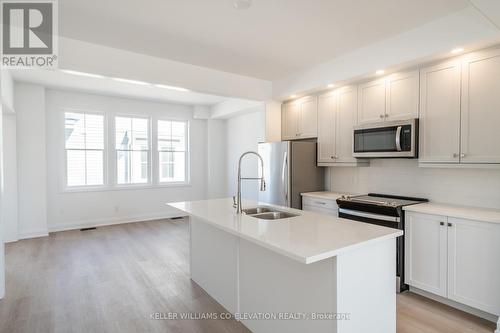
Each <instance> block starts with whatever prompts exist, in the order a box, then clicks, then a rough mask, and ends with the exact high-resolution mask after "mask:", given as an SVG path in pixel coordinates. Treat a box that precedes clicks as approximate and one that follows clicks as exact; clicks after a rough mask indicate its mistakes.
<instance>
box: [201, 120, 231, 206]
mask: <svg viewBox="0 0 500 333" xmlns="http://www.w3.org/2000/svg"><path fill="white" fill-rule="evenodd" d="M226 144H227V123H226V121H225V120H214V119H210V120H207V150H206V154H207V198H208V199H213V198H223V197H226V196H227V162H226V157H227V151H226Z"/></svg>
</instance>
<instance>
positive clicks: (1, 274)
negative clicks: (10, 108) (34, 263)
mask: <svg viewBox="0 0 500 333" xmlns="http://www.w3.org/2000/svg"><path fill="white" fill-rule="evenodd" d="M2 102H3V101H2V100H1V99H0V211H2V210H3V207H4V202H3V193H4V189H3V174H4V172H3V139H2V138H3V106H2V104H3V103H2ZM3 238H4V237H3V218H2V216H1V214H0V299H2V298H3V297H4V296H5V254H4V243H3Z"/></svg>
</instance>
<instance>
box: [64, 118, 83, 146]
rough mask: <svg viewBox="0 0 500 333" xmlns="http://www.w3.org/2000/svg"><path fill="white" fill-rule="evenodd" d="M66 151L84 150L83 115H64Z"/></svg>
mask: <svg viewBox="0 0 500 333" xmlns="http://www.w3.org/2000/svg"><path fill="white" fill-rule="evenodd" d="M64 132H65V144H66V149H85V115H84V114H83V113H73V112H66V113H65V114H64Z"/></svg>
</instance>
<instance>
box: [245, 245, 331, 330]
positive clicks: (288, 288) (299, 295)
mask: <svg viewBox="0 0 500 333" xmlns="http://www.w3.org/2000/svg"><path fill="white" fill-rule="evenodd" d="M239 254H240V264H239V267H240V283H239V285H240V313H250V314H252V313H265V314H278V315H279V314H287V313H299V312H300V313H308V314H310V313H335V312H336V302H335V299H334V295H335V294H336V289H335V286H336V280H335V258H332V259H328V260H323V261H320V262H317V263H313V264H309V265H306V264H302V263H300V262H297V261H295V260H293V259H290V258H287V257H284V256H282V255H279V254H276V253H273V252H271V251H269V250H268V249H265V248H263V247H261V246H258V245H255V244H253V243H250V242H248V241H245V240H241V241H240V252H239ZM242 322H243V324H244V325H245V326H246V327H248V328H249V329H250V330H251V331H252V332H254V333H276V332H287V333H303V332H317V333H322V332H325V333H326V332H337V330H336V321H335V320H286V319H282V320H279V319H278V320H274V319H273V320H251V319H248V320H242Z"/></svg>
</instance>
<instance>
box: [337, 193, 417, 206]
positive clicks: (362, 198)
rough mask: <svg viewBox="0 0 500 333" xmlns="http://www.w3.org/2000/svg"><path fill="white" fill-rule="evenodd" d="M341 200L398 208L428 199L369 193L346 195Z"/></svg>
mask: <svg viewBox="0 0 500 333" xmlns="http://www.w3.org/2000/svg"><path fill="white" fill-rule="evenodd" d="M339 201H344V202H353V203H359V204H366V205H375V206H384V207H394V208H397V207H403V206H408V205H414V204H418V203H422V202H426V201H427V199H421V198H410V197H402V196H394V195H386V194H377V193H369V194H367V195H356V196H345V195H344V196H342V197H341V198H340V199H339Z"/></svg>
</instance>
